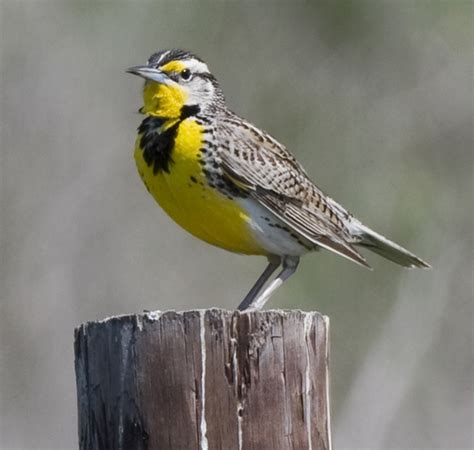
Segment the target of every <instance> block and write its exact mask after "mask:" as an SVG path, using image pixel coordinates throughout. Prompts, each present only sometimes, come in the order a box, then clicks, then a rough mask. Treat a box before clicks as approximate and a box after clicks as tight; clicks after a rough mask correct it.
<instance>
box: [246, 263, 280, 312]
mask: <svg viewBox="0 0 474 450" xmlns="http://www.w3.org/2000/svg"><path fill="white" fill-rule="evenodd" d="M280 264H281V257H280V256H276V255H275V256H273V255H272V256H269V257H268V266H267V267H266V268H265V270H264V271H263V273H262V275H260V277H259V278H258V280H257V281H256V283H255V284H254V285H253V286H252V289H250V291H249V293H248V294H247V295H246V296H245V298H244V299H243V300H242V302H241V303H240V305H239V306H238V307H237V309H238V310H239V311H243V310H245V309H247V308H248V307H249V306H250V305H251V304H252V302H253V301H254V299H255V297H256V296H257V295H258V293H259V292H260V290H261V289H262V287H263V285H264V284H265V283H266V282H267V280H268V279H269V278H270V277H271V276H272V274H273V272H275V270H277V269H278V267H279V266H280Z"/></svg>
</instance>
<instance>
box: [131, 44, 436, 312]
mask: <svg viewBox="0 0 474 450" xmlns="http://www.w3.org/2000/svg"><path fill="white" fill-rule="evenodd" d="M127 71H128V72H130V73H132V74H135V75H138V76H140V77H142V78H144V79H145V85H144V90H143V99H144V106H143V107H142V108H140V112H141V113H142V114H144V115H145V116H146V118H145V119H144V120H143V122H142V123H141V125H140V126H139V128H138V137H137V140H136V147H135V160H136V164H137V167H138V172H139V174H140V176H141V178H142V180H143V182H144V184H145V186H146V187H147V189H148V191H149V192H150V193H151V195H152V196H153V197H154V198H155V200H156V201H157V202H158V203H159V204H160V206H161V207H162V208H163V209H164V210H165V211H166V212H167V213H168V214H169V216H171V218H172V219H173V220H174V221H175V222H176V223H178V224H179V225H181V226H182V227H183V228H184V229H186V230H187V231H189V232H190V233H191V234H193V235H194V236H196V237H198V238H200V239H202V240H204V241H206V242H208V243H209V244H212V245H216V246H218V247H221V248H224V249H226V250H229V251H232V252H236V253H241V254H247V255H263V256H266V257H267V258H268V266H267V267H266V269H265V270H264V272H263V273H262V275H261V276H260V277H259V278H258V280H257V281H256V283H255V285H254V286H253V287H252V289H251V290H250V292H249V293H248V294H247V296H246V297H245V298H244V299H243V301H242V302H241V303H240V305H239V307H238V309H240V310H244V309H259V308H261V307H262V306H263V305H264V304H265V302H266V301H267V300H268V299H269V298H270V296H271V295H272V294H273V293H274V292H275V290H276V289H277V288H278V287H279V286H281V285H282V284H283V283H284V282H285V280H287V279H288V278H289V277H290V276H291V275H292V274H293V273H294V272H295V271H296V268H297V266H298V263H299V260H300V257H301V256H302V255H303V254H305V253H307V252H310V251H313V250H319V249H320V248H325V249H327V250H331V251H333V252H335V253H337V254H339V255H341V256H344V257H346V258H348V259H349V260H351V261H354V262H356V263H358V264H360V265H362V266H365V267H368V268H370V266H369V265H368V264H367V262H366V260H365V258H364V257H363V256H362V255H361V254H360V253H359V252H358V251H357V250H356V248H355V246H360V247H365V248H368V249H369V250H372V251H373V252H376V253H378V254H379V255H382V256H383V257H385V258H387V259H389V260H391V261H393V262H395V263H397V264H400V265H401V266H405V267H430V266H429V265H428V264H427V263H426V262H424V261H422V260H421V259H420V258H418V257H417V256H415V255H414V254H413V253H410V252H409V251H408V250H405V249H404V248H402V247H401V246H399V245H397V244H395V243H394V242H391V241H389V240H388V239H386V238H385V237H383V236H381V235H380V234H378V233H376V232H375V231H372V230H371V229H370V228H368V227H367V226H365V225H363V224H362V223H361V222H360V221H359V220H357V219H356V218H355V217H353V216H352V215H351V214H350V213H349V212H348V211H347V210H345V209H344V208H343V207H342V206H341V205H339V204H338V203H336V202H335V201H334V200H333V199H331V198H330V197H328V196H327V195H325V194H324V193H323V192H322V191H321V190H320V189H319V188H318V187H316V186H315V185H314V184H313V183H312V181H311V180H310V179H309V177H308V175H307V174H306V172H305V170H304V169H303V167H302V166H301V165H300V164H299V163H298V161H296V159H295V158H294V157H293V156H292V155H291V153H290V152H289V151H288V150H287V149H286V148H285V147H284V146H283V145H282V144H280V143H279V142H278V141H276V140H275V139H274V138H273V137H271V136H270V135H269V134H267V133H266V132H264V131H262V130H260V129H259V128H257V127H255V126H254V125H252V124H251V123H249V122H247V121H246V120H245V119H242V118H241V117H239V116H237V115H236V114H234V113H233V112H232V111H230V110H229V109H228V108H227V106H226V103H225V100H224V96H223V94H222V91H221V89H220V87H219V84H218V82H217V80H216V78H215V77H214V76H213V75H212V74H211V72H210V71H209V69H208V67H207V65H206V64H205V63H204V61H203V60H201V59H200V58H198V57H197V56H195V55H193V54H192V53H189V52H187V51H183V50H177V49H174V50H164V51H160V52H157V53H155V54H153V55H152V56H151V57H150V59H149V60H148V62H147V64H146V65H142V66H136V67H131V68H129V69H127ZM279 266H282V270H281V272H280V273H279V274H278V275H277V277H276V278H275V279H273V281H271V282H269V283H268V285H267V287H266V288H265V289H263V288H264V286H265V284H267V282H268V280H269V279H270V277H271V275H272V274H273V273H274V272H275V270H276V269H277V268H278V267H279Z"/></svg>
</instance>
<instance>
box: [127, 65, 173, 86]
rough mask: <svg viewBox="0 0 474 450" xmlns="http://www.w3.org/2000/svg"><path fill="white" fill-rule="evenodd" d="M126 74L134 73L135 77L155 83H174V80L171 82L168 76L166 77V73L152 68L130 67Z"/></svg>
mask: <svg viewBox="0 0 474 450" xmlns="http://www.w3.org/2000/svg"><path fill="white" fill-rule="evenodd" d="M126 72H128V73H132V74H133V75H138V76H139V77H142V78H145V80H151V81H155V82H157V83H162V84H172V83H173V80H171V79H170V78H169V77H168V75H166V74H165V73H164V72H162V71H161V70H158V69H155V68H154V67H150V66H135V67H130V68H128V69H127V70H126Z"/></svg>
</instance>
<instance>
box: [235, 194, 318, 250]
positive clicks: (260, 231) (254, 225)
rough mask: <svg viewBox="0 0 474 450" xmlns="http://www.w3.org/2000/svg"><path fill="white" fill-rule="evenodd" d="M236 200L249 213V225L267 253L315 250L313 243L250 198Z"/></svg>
mask: <svg viewBox="0 0 474 450" xmlns="http://www.w3.org/2000/svg"><path fill="white" fill-rule="evenodd" d="M237 202H238V203H239V204H240V206H241V207H243V208H244V209H245V210H246V211H247V213H248V214H249V216H250V218H251V220H250V222H249V226H250V229H251V232H252V233H253V235H254V238H255V239H256V240H257V241H258V242H259V243H260V245H261V246H262V247H263V248H265V249H266V250H267V251H268V252H269V253H271V254H273V255H280V256H285V255H288V256H300V255H303V254H305V253H307V252H309V251H311V250H315V248H314V244H312V243H311V242H309V241H308V240H306V239H304V238H303V237H300V236H298V234H297V233H296V232H294V231H292V230H291V228H290V227H288V225H286V224H284V223H283V222H282V221H281V220H280V219H278V218H277V217H276V216H275V215H274V214H272V213H271V212H270V211H268V210H267V209H266V208H264V207H263V206H261V205H259V204H258V203H257V202H256V201H254V200H252V199H238V200H237Z"/></svg>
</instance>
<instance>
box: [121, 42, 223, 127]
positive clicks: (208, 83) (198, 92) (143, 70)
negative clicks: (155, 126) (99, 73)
mask: <svg viewBox="0 0 474 450" xmlns="http://www.w3.org/2000/svg"><path fill="white" fill-rule="evenodd" d="M127 72H129V73H132V74H134V75H138V76H140V77H142V78H144V79H145V86H144V89H143V101H144V106H143V108H141V110H140V112H142V113H144V114H148V115H151V116H156V117H162V118H166V119H179V118H185V117H189V116H191V115H195V114H197V113H199V112H205V113H207V114H212V113H213V112H214V111H215V110H216V109H217V108H218V107H219V105H221V104H222V102H223V96H222V92H221V90H220V88H219V84H218V82H217V80H216V79H215V77H214V76H213V75H212V74H211V73H210V72H209V69H208V67H207V65H206V64H205V63H204V62H203V61H202V60H201V59H199V58H198V57H197V56H195V55H193V54H191V53H189V52H186V51H184V50H176V49H175V50H163V51H160V52H157V53H154V54H153V55H152V56H151V57H150V59H149V60H148V62H147V64H145V65H143V66H136V67H130V68H129V69H127Z"/></svg>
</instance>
